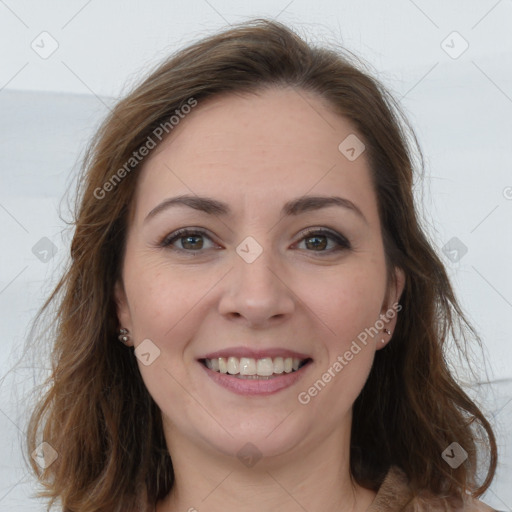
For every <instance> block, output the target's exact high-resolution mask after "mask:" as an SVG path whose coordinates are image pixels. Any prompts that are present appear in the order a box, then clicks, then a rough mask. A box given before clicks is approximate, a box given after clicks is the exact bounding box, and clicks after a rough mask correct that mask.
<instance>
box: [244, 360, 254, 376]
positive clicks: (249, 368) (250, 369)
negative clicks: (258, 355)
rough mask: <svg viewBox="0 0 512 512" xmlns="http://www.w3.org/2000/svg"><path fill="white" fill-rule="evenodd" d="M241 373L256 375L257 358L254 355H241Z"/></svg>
mask: <svg viewBox="0 0 512 512" xmlns="http://www.w3.org/2000/svg"><path fill="white" fill-rule="evenodd" d="M240 375H256V359H253V358H252V357H241V358H240Z"/></svg>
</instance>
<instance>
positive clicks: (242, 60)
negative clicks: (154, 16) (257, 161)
mask: <svg viewBox="0 0 512 512" xmlns="http://www.w3.org/2000/svg"><path fill="white" fill-rule="evenodd" d="M267 87H293V88H294V89H295V90H297V91H298V92H300V91H301V90H303V91H309V92H313V93H316V94H317V95H318V96H319V97H321V98H323V99H324V100H327V102H328V104H330V105H331V106H332V109H333V111H334V112H337V113H339V115H342V116H345V117H346V118H347V119H348V120H349V121H350V122H351V123H352V125H353V126H354V127H355V129H356V130H357V131H358V133H359V134H361V135H362V137H363V139H364V144H365V145H366V151H367V155H368V159H369V162H370V171H371V175H372V180H373V185H374V187H375V191H376V195H377V198H378V211H379V215H380V219H381V225H382V237H383V241H384V248H385V253H386V261H387V267H388V276H389V278H390V279H392V278H393V276H394V273H393V269H394V267H400V268H402V269H403V270H404V272H405V275H406V284H405V288H404V291H403V294H402V296H401V300H400V304H401V305H402V308H403V309H402V311H401V313H400V314H399V315H398V321H397V325H396V330H395V332H394V333H393V339H392V342H391V343H390V344H389V346H387V347H386V349H385V350H379V351H377V353H376V355H375V360H374V364H373V368H372V370H371V372H370V375H369V378H368V380H367V382H366V384H365V386H364V388H363V390H362V392H361V394H360V396H359V397H358V398H357V400H356V401H355V403H354V408H353V425H352V437H351V460H350V467H351V472H352V475H353V478H354V479H355V480H356V481H357V482H358V483H359V484H360V485H362V486H364V487H367V488H371V489H373V490H377V489H378V488H379V486H380V484H381V483H382V480H383V477H384V475H385V474H386V472H387V470H388V469H389V468H390V466H391V465H396V466H398V467H399V468H401V469H402V470H403V471H404V472H405V474H406V475H407V477H408V478H409V480H410V484H411V487H412V488H413V489H414V490H421V489H424V490H427V491H430V492H432V493H434V494H436V495H445V496H462V495H464V494H465V493H466V491H468V490H469V491H470V492H472V493H473V496H475V497H479V496H481V495H482V494H483V493H484V492H485V491H486V490H487V488H488V487H489V485H490V483H491V481H492V479H493V477H494V473H495V470H496V464H497V448H496V441H495V436H494V433H493V430H492V428H491V426H490V424H489V422H488V421H487V419H486V418H485V416H484V414H483V413H482V412H481V411H480V409H479V408H478V407H477V405H476V404H475V403H474V401H473V400H472V399H470V397H469V396H468V395H467V394H466V393H465V392H464V391H463V389H462V388H461V386H460V385H459V384H458V383H457V381H456V379H455V377H454V376H453V375H452V372H451V371H450V369H449V367H448V365H447V360H446V349H447V346H448V345H447V344H448V343H449V341H450V339H451V338H453V340H454V341H455V343H456V346H457V347H458V349H459V351H460V354H462V355H463V357H464V358H466V359H467V362H468V363H471V361H470V359H469V358H468V356H467V347H466V344H467V338H468V337H471V338H472V339H474V340H475V341H476V342H477V343H478V344H481V342H480V339H479V337H478V335H477V333H476V332H475V330H474V329H473V327H472V326H471V325H470V323H469V322H468V320H467V319H466V317H465V315H464V313H463V311H462V310H461V308H460V306H459V304H458V302H457V299H456V297H455V295H454V292H453V289H452V286H451V284H450V281H449V278H448V276H447V272H446V270H445V268H444V265H443V262H442V261H441V260H440V258H439V256H438V255H437V254H436V251H435V250H434V248H433V246H434V244H433V243H432V242H430V241H429V239H428V237H427V234H426V229H425V228H423V227H422V226H421V223H420V220H419V218H418V214H417V209H416V205H415V199H414V196H413V189H414V186H413V185H415V183H413V181H414V180H415V179H416V178H417V177H418V175H419V173H421V172H422V171H423V157H422V156H421V150H420V148H419V145H418V143H417V140H416V137H415V135H414V130H413V129H412V128H411V127H410V125H409V124H408V122H407V119H406V118H405V116H404V114H403V112H402V111H401V109H400V106H399V104H398V103H397V102H396V100H394V99H393V97H392V95H391V94H390V93H389V92H388V91H387V90H386V89H385V87H384V86H383V85H382V84H381V83H380V82H379V81H378V80H376V79H375V78H373V77H372V76H371V74H370V73H369V72H368V71H366V70H365V69H364V65H363V64H362V63H361V62H360V61H359V60H358V59H357V58H356V57H354V56H353V55H352V54H350V52H348V51H346V50H343V49H339V48H334V47H333V48H332V49H329V48H326V47H317V46H315V45H313V44H308V43H306V41H305V40H304V39H302V38H301V37H299V36H298V35H297V34H296V33H294V32H293V31H291V30H290V29H289V28H287V27H286V26H284V25H282V24H280V23H277V22H275V21H269V20H261V19H258V20H251V21H249V22H246V23H243V24H240V25H238V26H234V27H232V28H230V29H228V30H225V31H224V32H221V33H218V34H215V35H213V36H210V37H208V38H205V39H203V40H201V41H199V42H197V43H195V44H193V45H191V46H189V47H187V48H185V49H183V50H181V51H179V52H178V53H176V54H174V55H173V56H171V57H170V58H168V59H167V60H165V61H164V62H163V63H161V64H160V65H159V66H158V67H157V68H156V69H155V70H153V71H152V72H151V74H150V75H149V76H148V77H146V78H145V79H144V80H143V81H142V82H141V83H140V84H139V85H137V86H136V87H135V88H134V89H133V90H132V92H130V93H129V94H128V95H127V96H126V97H125V98H124V99H122V100H121V101H119V102H118V103H117V105H116V106H115V107H114V108H113V110H112V112H111V114H109V115H108V117H107V118H106V119H105V121H104V122H103V124H102V125H101V127H100V129H99V130H98V132H97V134H96V136H95V137H94V139H93V140H92V142H91V144H90V146H89V147H88V150H87V153H86V155H85V158H84V163H83V168H82V173H81V175H80V180H79V188H78V196H77V201H76V211H75V213H74V236H73V240H72V243H71V260H70V263H69V264H68V267H67V269H66V271H65V273H64V274H63V277H62V278H61V280H60V282H59V283H58V285H57V286H56V288H55V290H54V292H53V293H52V295H51V296H50V297H49V299H48V300H47V301H46V303H45V304H44V305H43V307H42V308H41V310H40V312H39V314H38V316H37V318H36V323H37V321H39V319H40V318H41V316H42V313H44V312H46V313H49V310H50V305H56V307H55V309H54V311H53V312H52V315H51V318H52V319H53V324H52V325H53V329H51V330H50V331H48V333H49V334H50V335H51V339H52V343H53V346H52V353H51V363H52V369H51V375H50V377H49V379H48V381H47V382H45V384H44V385H45V386H46V389H45V391H44V393H41V395H42V396H41V398H40V400H39V401H38V403H37V406H36V407H35V408H34V410H33V411H32V415H31V418H30V422H29V428H28V434H27V442H28V445H27V453H29V454H30V453H32V452H33V450H34V449H35V448H36V447H37V446H38V445H39V443H40V442H41V441H46V442H47V443H49V445H51V446H52V447H53V449H55V450H56V452H57V454H58V457H57V459H56V460H55V461H54V462H53V463H52V464H51V465H49V466H48V467H47V468H46V469H44V470H42V469H41V468H40V467H39V466H38V465H37V464H36V463H35V461H34V460H32V458H30V457H29V459H28V460H29V461H30V464H31V466H32V468H33V470H34V472H35V473H36V475H37V476H38V477H39V479H40V482H41V483H42V484H44V487H45V489H44V490H43V491H41V492H40V494H39V495H40V496H44V497H47V498H50V505H49V507H50V506H51V505H52V504H53V503H54V502H55V500H60V501H61V503H62V506H63V508H64V510H65V511H70V512H71V511H73V512H78V511H80V512H86V511H87V512H92V511H107V510H108V511H114V510H115V511H121V510H122V511H131V510H136V509H137V507H140V506H145V504H146V502H147V503H148V504H154V503H155V502H156V501H158V500H159V499H162V498H163V497H164V496H166V495H167V494H168V493H169V491H170V490H171V487H172V485H173V481H174V473H173V467H172V461H171V458H170V455H169V453H168V451H167V448H166V444H165V438H164V435H163V428H162V421H161V414H160V410H159V408H158V407H157V405H156V404H155V402H154V401H153V400H152V398H151V396H150V395H149V393H148V391H147V389H146V388H145V386H144V384H143V381H142V378H141V375H140V373H139V370H138V367H137V364H136V361H135V357H134V355H133V353H131V351H129V350H126V347H124V346H123V345H122V344H121V343H120V342H119V341H118V340H117V333H116V329H117V327H118V324H117V317H116V308H115V303H114V300H113V289H114V284H115V282H116V280H117V279H119V278H120V269H121V263H122V258H123V250H124V245H125V235H126V230H127V225H128V224H127V222H128V215H129V210H130V205H131V204H132V201H133V197H134V191H135V187H136V185H137V174H138V170H139V169H138V168H140V165H141V164H140V163H137V162H134V161H132V160H130V159H131V158H133V154H134V152H136V151H138V149H139V148H141V147H142V146H144V145H147V141H148V137H151V136H152V134H153V135H154V133H155V130H156V129H157V128H158V127H159V126H162V124H164V123H166V122H167V123H168V120H169V119H170V117H171V116H172V115H174V114H175V112H176V111H177V110H178V111H180V110H181V109H183V107H184V105H186V104H189V105H190V104H191V99H192V100H193V101H196V102H197V104H198V105H199V107H198V108H200V105H201V102H202V101H203V100H205V99H206V98H208V97H213V96H214V95H218V94H223V93H231V92H258V91H259V90H262V89H263V88H267ZM166 133H172V132H171V128H170V127H169V126H168V131H166ZM152 138H153V140H154V139H155V137H154V136H153V137H152ZM127 162H131V163H129V165H128V167H127ZM120 169H124V172H122V171H121V172H120ZM416 173H418V175H417V174H416ZM114 175H117V178H120V179H117V178H113V177H114ZM107 182H108V183H110V185H109V186H105V184H106V183H107ZM47 316H48V315H47ZM454 441H455V442H457V443H458V444H459V445H460V446H461V447H463V449H464V450H465V451H466V452H467V454H468V458H467V460H466V461H465V462H464V463H463V464H461V465H460V466H459V467H457V468H456V469H452V468H451V467H450V466H449V465H448V464H447V463H446V462H445V461H444V460H443V458H442V456H441V454H442V452H443V451H444V450H445V449H446V448H447V447H448V446H449V445H450V444H451V443H452V442H454ZM480 443H482V446H483V447H484V448H485V449H484V450H483V456H484V457H485V460H486V461H487V462H486V469H487V472H486V476H485V479H484V481H483V482H482V483H481V484H479V483H478V482H477V479H478V476H477V463H478V464H479V465H481V464H482V461H481V460H480V452H478V453H477V447H478V446H479V444H480Z"/></svg>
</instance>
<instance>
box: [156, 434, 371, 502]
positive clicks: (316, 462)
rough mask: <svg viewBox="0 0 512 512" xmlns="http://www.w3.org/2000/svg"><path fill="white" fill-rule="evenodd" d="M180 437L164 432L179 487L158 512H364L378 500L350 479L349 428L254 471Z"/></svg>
mask: <svg viewBox="0 0 512 512" xmlns="http://www.w3.org/2000/svg"><path fill="white" fill-rule="evenodd" d="M349 427H350V425H349ZM177 434H178V433H177V432H176V431H173V433H172V436H168V435H167V433H166V438H167V445H168V447H169V452H170V453H171V457H172V461H173V468H174V472H175V483H174V486H173V488H172V490H171V492H170V493H169V494H168V496H167V497H166V498H165V499H164V500H163V501H161V502H159V504H158V507H157V512H175V511H190V512H194V510H196V511H197V510H204V509H207V510H208V511H209V512H220V511H222V512H231V511H233V512H234V511H236V512H253V511H255V510H273V509H279V510H280V511H282V512H292V511H293V512H296V511H297V510H300V509H302V510H309V511H313V510H336V511H339V512H362V511H365V510H366V509H367V508H368V506H369V505H370V504H371V502H372V501H373V499H374V497H375V492H373V491H371V490H368V489H364V488H363V487H361V486H359V485H357V484H356V483H355V482H354V481H353V480H352V479H351V476H350V470H349V460H350V459H349V446H350V431H349V429H347V428H345V429H343V430H338V431H335V432H331V434H330V435H329V436H326V437H324V438H323V439H322V440H321V442H320V443H318V442H317V443H316V444H313V443H310V445H309V446H307V445H306V444H303V445H302V446H301V448H300V449H295V450H291V451H289V452H288V453H286V454H283V455H279V456H274V457H263V458H262V459H260V460H258V461H257V462H256V463H255V464H254V465H253V466H252V467H246V466H245V465H244V464H242V463H241V461H240V460H239V459H237V458H236V457H229V456H225V455H223V454H222V453H220V452H213V451H212V450H211V449H208V447H207V446H200V445H199V444H198V443H197V442H195V441H192V440H190V439H187V438H183V437H182V438H179V437H180V436H179V435H177ZM171 438H172V441H171Z"/></svg>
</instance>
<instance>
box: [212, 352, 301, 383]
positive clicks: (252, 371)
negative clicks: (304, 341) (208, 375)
mask: <svg viewBox="0 0 512 512" xmlns="http://www.w3.org/2000/svg"><path fill="white" fill-rule="evenodd" d="M204 361H205V364H206V366H207V368H209V369H210V370H213V371H215V372H220V373H229V374H230V375H237V374H240V375H243V376H254V378H256V377H257V376H260V377H270V376H271V375H273V374H280V373H283V372H284V373H291V372H292V371H297V370H298V369H299V365H300V362H301V360H300V359H298V358H297V357H293V358H292V357H275V358H271V357H264V358H262V359H253V358H252V357H241V358H238V357H233V356H230V357H227V358H226V357H216V358H215V359H205V360H204Z"/></svg>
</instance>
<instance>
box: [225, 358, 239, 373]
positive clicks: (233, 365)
mask: <svg viewBox="0 0 512 512" xmlns="http://www.w3.org/2000/svg"><path fill="white" fill-rule="evenodd" d="M239 372H240V362H239V361H238V358H237V357H228V373H230V374H231V375H235V374H237V373H239Z"/></svg>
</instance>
